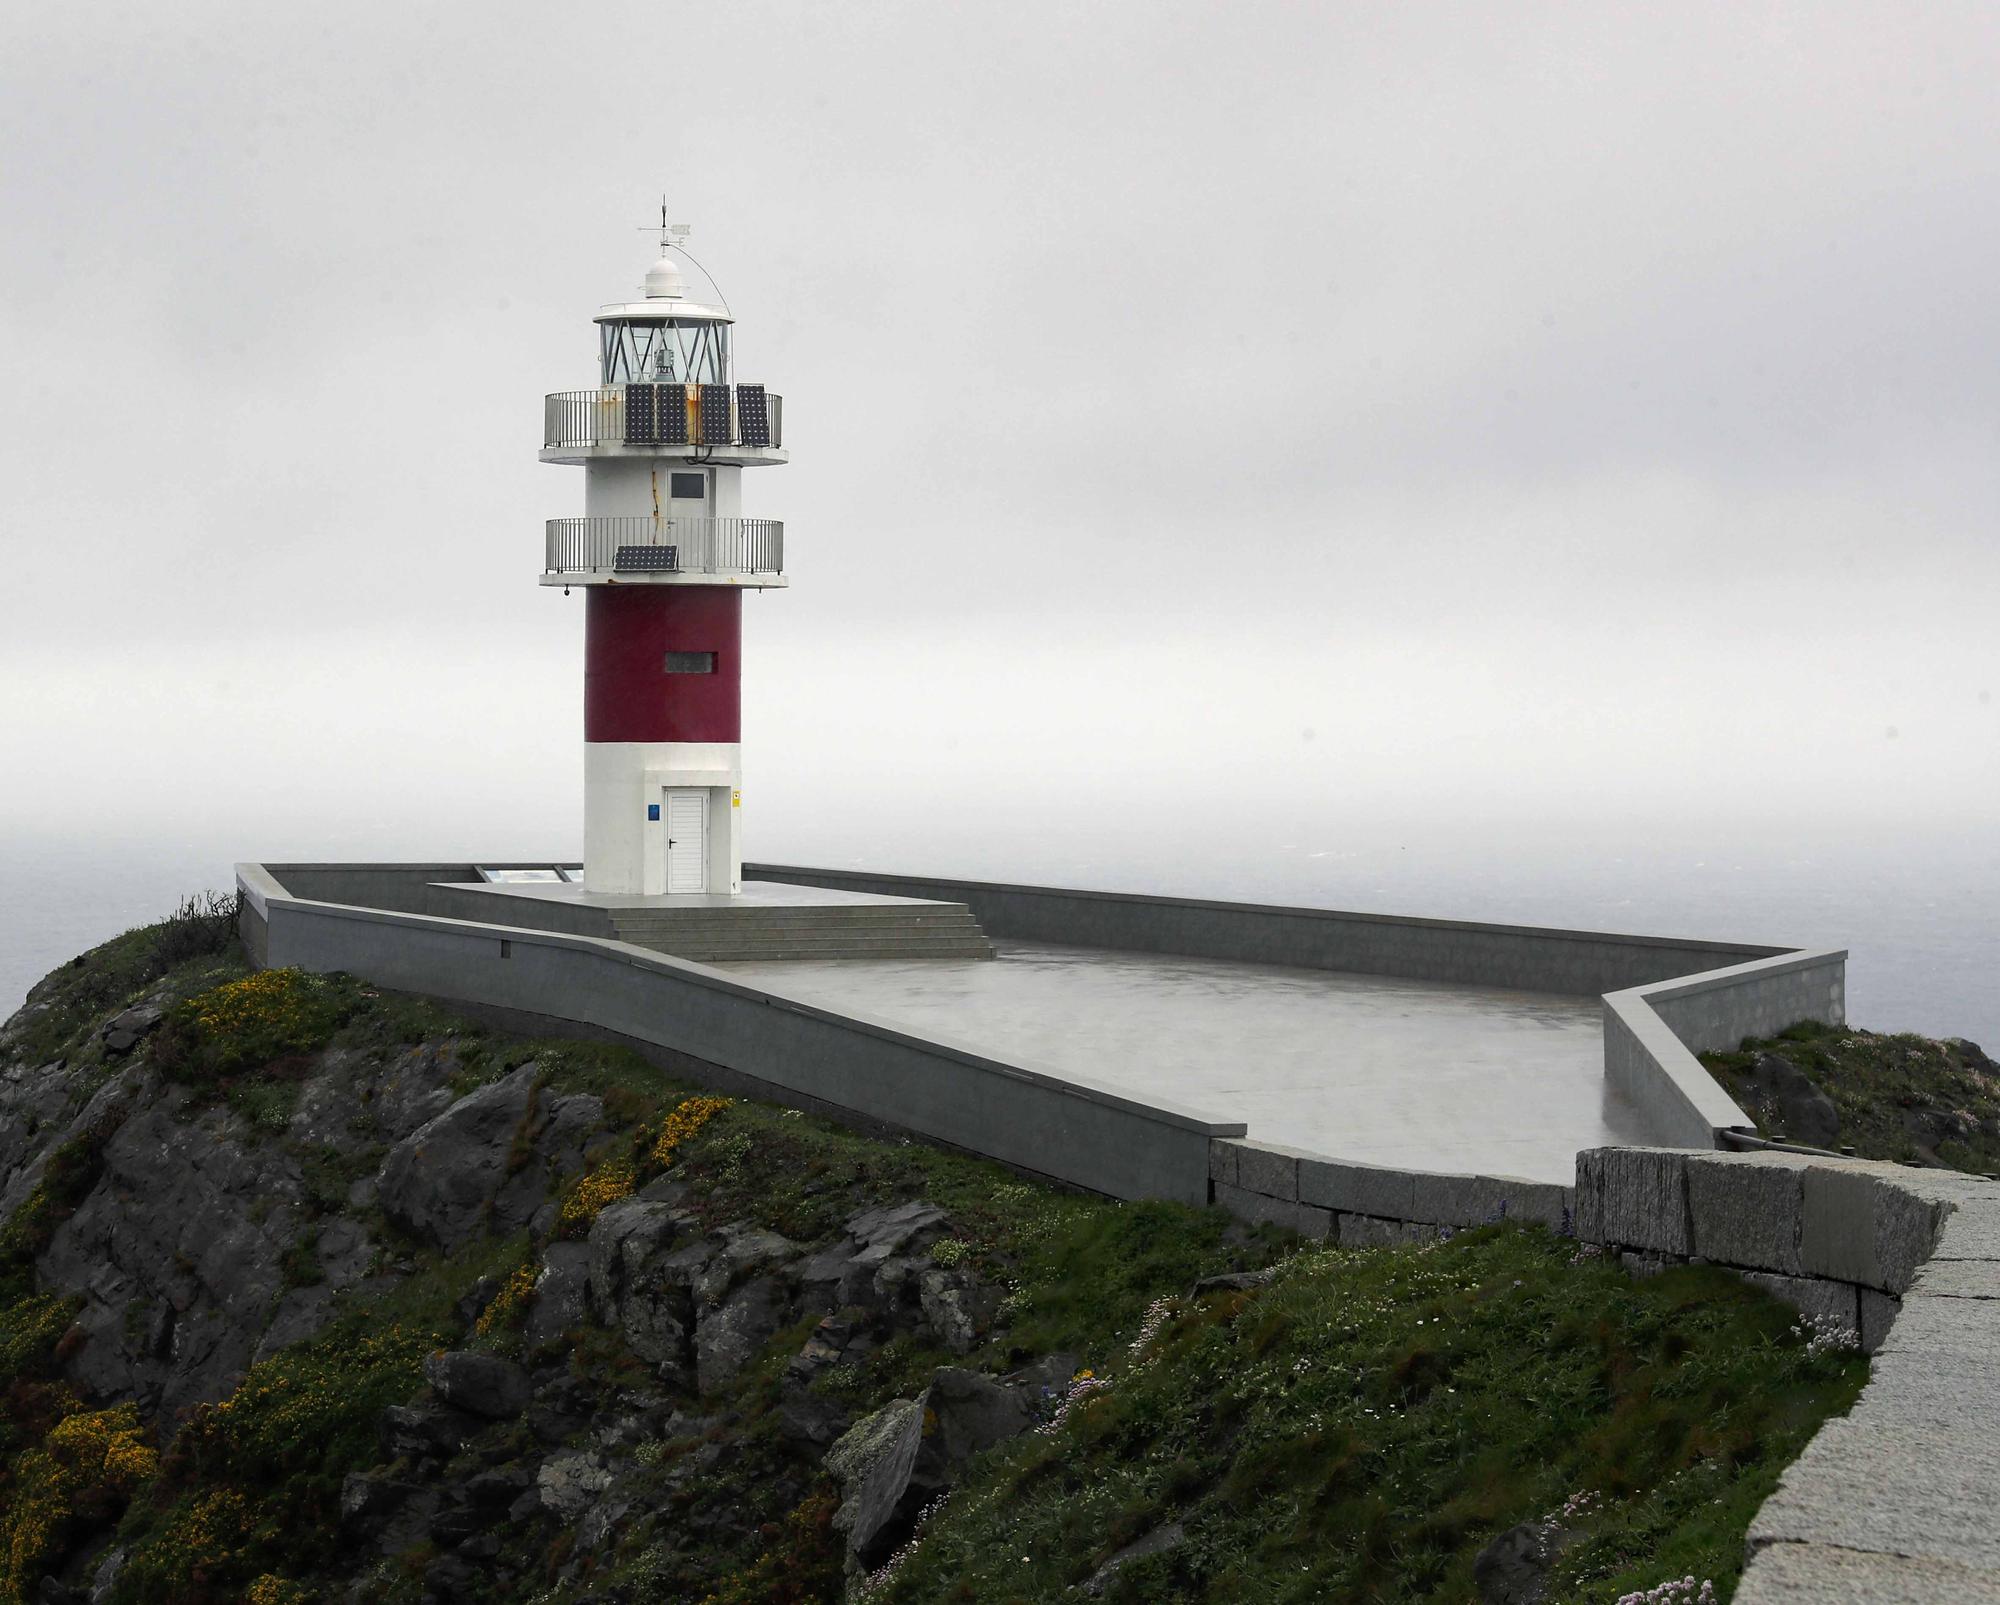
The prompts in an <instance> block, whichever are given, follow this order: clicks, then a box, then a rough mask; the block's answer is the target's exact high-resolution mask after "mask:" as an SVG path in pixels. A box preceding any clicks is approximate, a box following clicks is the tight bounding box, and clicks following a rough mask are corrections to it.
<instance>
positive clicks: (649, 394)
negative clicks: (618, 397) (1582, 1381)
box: [625, 385, 660, 446]
mask: <svg viewBox="0 0 2000 1605" xmlns="http://www.w3.org/2000/svg"><path fill="white" fill-rule="evenodd" d="M659 438H660V415H659V411H658V407H657V405H656V398H655V397H654V395H653V387H652V386H651V385H627V386H626V387H625V444H626V445H628V446H650V445H652V444H653V443H654V442H656V441H657V440H658V439H659Z"/></svg>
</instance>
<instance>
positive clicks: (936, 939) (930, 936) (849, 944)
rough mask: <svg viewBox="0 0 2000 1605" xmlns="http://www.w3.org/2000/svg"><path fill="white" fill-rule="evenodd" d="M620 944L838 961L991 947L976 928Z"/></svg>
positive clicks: (630, 939)
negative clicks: (872, 954) (783, 951)
mask: <svg viewBox="0 0 2000 1605" xmlns="http://www.w3.org/2000/svg"><path fill="white" fill-rule="evenodd" d="M619 940H620V941H623V942H633V943H634V945H635V946H638V947H657V948H659V950H660V951H661V952H665V953H681V952H692V951H694V949H696V948H703V949H710V950H713V949H719V948H726V947H741V948H756V949H758V950H759V951H761V950H763V949H764V948H768V947H789V948H798V949H800V950H802V951H812V952H816V953H825V954H827V955H829V956H830V957H838V956H839V955H840V954H842V953H858V952H864V951H867V950H869V949H872V948H876V947H880V946H882V945H883V944H884V943H894V944H895V945H896V946H898V947H911V948H958V947H966V946H972V947H978V948H982V949H984V948H990V947H992V945H993V944H992V943H991V942H989V941H988V940H987V939H986V935H985V933H984V932H982V931H980V930H979V929H978V928H977V927H972V928H969V929H967V930H963V931H873V932H870V933H869V934H868V935H866V936H862V935H856V934H854V933H851V932H850V933H846V934H842V935H838V936H828V935H817V934H814V933H812V932H799V931H756V932H750V931H739V932H737V933H736V934H734V935H733V936H701V937H660V938H648V939H647V940H645V941H637V940H636V939H635V938H633V937H631V936H625V935H621V936H620V937H619Z"/></svg>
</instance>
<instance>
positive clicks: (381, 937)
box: [237, 864, 1244, 1203]
mask: <svg viewBox="0 0 2000 1605" xmlns="http://www.w3.org/2000/svg"><path fill="white" fill-rule="evenodd" d="M237 880H238V884H239V886H241V888H242V890H243V893H244V903H245V908H246V910H247V911H249V912H248V913H247V914H246V924H247V923H248V922H249V920H250V919H251V918H253V917H254V919H255V920H257V921H261V922H262V926H261V933H262V939H263V955H262V962H265V963H267V964H271V965H279V966H286V965H295V966H298V967H299V968H301V969H306V970H313V971H321V972H325V971H332V970H346V971H349V972H351V973H353V974H356V975H363V976H366V977H368V978H369V979H370V980H372V981H375V982H376V983H378V984H380V985H382V986H384V987H389V988H394V989H397V990H403V991H410V992H421V993H424V994H426V995H429V996H432V997H437V998H442V999H446V1000H449V1001H455V1002H463V1003H468V1004H473V1005H479V1006H485V1007H496V1008H508V1009H514V1010H519V1011H523V1012H526V1013H530V1014H537V1015H544V1016H550V1017H556V1018H561V1019H566V1020H571V1021H577V1022H582V1023H585V1024H588V1025H590V1026H593V1027H596V1028H599V1029H601V1030H603V1031H605V1032H607V1033H611V1034H615V1035H618V1036H622V1037H626V1038H631V1039H634V1040H637V1041H640V1042H646V1043H651V1044H655V1045H657V1046H659V1047H662V1048H665V1049H668V1050H671V1051H672V1052H675V1053H678V1054H682V1055H685V1056H687V1057H688V1058H689V1059H691V1060H694V1061H702V1062H706V1063H710V1064H714V1065H719V1066H722V1067H724V1068H726V1069H728V1070H731V1071H734V1072H737V1073H740V1074H742V1075H745V1076H749V1077H752V1078H755V1079H756V1080H757V1081H759V1082H760V1083H762V1084H764V1085H766V1086H769V1087H771V1088H774V1089H777V1090H778V1091H779V1092H781V1093H784V1092H796V1093H798V1094H799V1095H800V1096H802V1097H806V1098H810V1099H813V1100H815V1101H817V1102H818V1103H819V1104H822V1105H825V1106H830V1107H837V1108H840V1109H844V1110H850V1111H852V1112H854V1113H855V1114H856V1115H858V1116H860V1117H862V1118H863V1119H866V1120H870V1121H873V1122H877V1123H881V1124H885V1125H893V1126H896V1127H898V1128H901V1129H903V1130H907V1131H911V1132H916V1133H918V1134H920V1135H922V1136H926V1137H931V1138H935V1139H936V1140H938V1141H940V1142H944V1143H948V1144H950V1145H952V1146H954V1147H959V1148H964V1149H968V1150H970V1151H972V1152H975V1153H980V1154H985V1155H988V1156H990V1157H992V1158H995V1159H998V1160H1001V1161H1003V1162H1005V1163H1007V1164H1010V1165H1015V1166H1017V1167H1019V1168H1021V1169H1024V1170H1031V1171H1035V1172H1037V1173H1039V1174H1042V1175H1046V1176H1050V1177H1053V1178H1055V1179H1057V1180H1059V1181H1063V1182H1067V1183H1069V1184H1071V1185H1074V1186H1079V1187H1087V1188H1090V1189H1092V1190H1094V1191H1097V1192H1102V1193H1108V1194H1110V1195H1112V1196H1113V1197H1118V1198H1171V1199H1179V1200H1182V1201H1184V1202H1189V1203H1200V1202H1204V1201H1205V1200H1206V1199H1207V1197H1208V1144H1209V1142H1210V1140H1211V1139H1212V1138H1214V1137H1215V1136H1218V1135H1223V1136H1236V1135H1241V1134H1242V1132H1243V1130H1244V1127H1243V1124H1242V1122H1240V1121H1226V1120H1217V1119H1214V1118H1212V1117H1210V1116H1207V1115H1204V1114H1202V1113H1200V1112H1198V1111H1194V1110H1188V1109H1183V1108H1180V1107H1178V1106H1176V1105H1173V1104H1168V1103H1162V1102H1159V1101H1154V1100H1141V1099H1137V1098H1134V1097H1131V1096H1130V1095H1129V1094H1127V1093H1125V1092H1122V1091H1120V1090H1118V1089H1116V1088H1112V1087H1106V1086H1101V1085H1098V1084H1095V1083H1092V1082H1090V1081H1088V1080H1086V1079H1082V1078H1079V1077H1075V1076H1067V1075H1058V1074H1055V1073H1053V1072H1048V1071H1043V1070H1040V1069H1037V1068H1035V1067H1032V1066H1028V1065H1022V1064H1014V1063H1008V1062H1005V1061H1002V1060H998V1059H994V1058H991V1057H989V1056H987V1055H984V1054H981V1053H979V1052H977V1051H975V1050H973V1049H971V1048H968V1047H965V1046H962V1045H960V1044H956V1043H951V1042H948V1041H942V1040H939V1039H936V1038H926V1037H921V1036H917V1035H915V1034H913V1033H911V1032H908V1031H905V1030H903V1029H901V1028H900V1027H897V1026H895V1025H892V1024H890V1023H888V1022H886V1021H880V1020H874V1019H870V1018H867V1017H865V1016H861V1015H854V1014H840V1013H836V1012H834V1011H832V1010H830V1009H823V1008H819V1007H816V1006H813V1005H811V1004H807V1003H804V1002H801V1001H799V1000H797V999H793V998H788V997H785V996H784V995H782V994H780V993H775V992H771V991H768V990H766V989H763V988H760V987H755V986H750V985H746V984H744V983H742V982H739V981H735V980H732V979H730V978H729V977H727V976H724V975H722V974H720V973H719V972H717V971H714V970H710V969H706V968H704V967H703V966H701V965H699V964H691V963H688V962H686V961H684V960H681V959H675V958H671V957H669V956H668V955H666V954H663V953H654V952H650V951H648V950H646V949H644V948H637V947H631V946H627V945H626V944H623V943H619V942H613V941H608V940H604V939H601V938H595V937H587V936H572V935H567V934H562V933H557V932H545V931H533V930H527V929H523V928H518V927H507V926H499V925H492V924H480V923H475V922H472V921H467V920H454V919H444V918H438V917H435V916H430V915H420V914H404V913H398V912H395V911H392V910H384V909H377V908H356V907H350V906H346V905H340V904H332V903H325V902H319V901H314V900H310V899H306V898H301V897H296V896H293V895H292V894H291V892H290V891H289V889H288V887H287V886H286V885H285V884H283V883H282V882H280V881H279V880H278V878H277V876H276V875H274V874H272V873H271V872H270V870H268V869H267V868H265V867H262V866H258V865H250V864H245V865H239V866H238V867H237Z"/></svg>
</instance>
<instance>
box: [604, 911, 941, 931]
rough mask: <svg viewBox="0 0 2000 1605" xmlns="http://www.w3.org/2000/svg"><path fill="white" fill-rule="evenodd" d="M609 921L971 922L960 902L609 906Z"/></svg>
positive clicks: (645, 924) (849, 926)
mask: <svg viewBox="0 0 2000 1605" xmlns="http://www.w3.org/2000/svg"><path fill="white" fill-rule="evenodd" d="M609 912H610V915H611V920H612V923H613V924H615V925H618V926H620V927H621V928H630V929H633V930H639V929H653V928H656V927H657V928H659V929H672V930H709V929H713V930H731V931H733V930H742V929H744V928H746V927H758V928H761V927H763V926H766V925H794V926H799V927H801V928H804V927H813V928H816V929H822V930H831V931H846V930H865V929H870V928H873V927H878V926H888V927H891V928H893V929H897V930H902V929H907V928H909V927H911V926H916V925H970V924H976V923H977V922H976V921H975V920H974V919H973V917H972V911H971V910H970V909H968V908H965V907H963V906H962V905H960V906H955V907H954V906H939V907H931V908H927V907H921V906H919V907H916V908H911V909H894V908H888V909H876V908H844V909H819V908H742V909H733V908H659V909H655V908H643V909H622V908H620V909H612V910H610V911H609Z"/></svg>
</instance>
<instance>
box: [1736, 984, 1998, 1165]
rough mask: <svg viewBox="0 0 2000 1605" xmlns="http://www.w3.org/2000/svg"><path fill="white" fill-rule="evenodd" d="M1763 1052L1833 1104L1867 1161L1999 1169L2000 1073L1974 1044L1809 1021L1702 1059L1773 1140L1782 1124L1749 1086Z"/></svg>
mask: <svg viewBox="0 0 2000 1605" xmlns="http://www.w3.org/2000/svg"><path fill="white" fill-rule="evenodd" d="M1763 1053H1775V1054H1778V1055H1780V1056H1781V1057H1783V1058H1786V1059H1789V1060H1790V1061H1791V1062H1792V1063H1793V1064H1794V1065H1796V1066H1797V1067H1798V1068H1799V1069H1800V1070H1802V1071H1804V1072H1805V1073H1806V1075H1807V1076H1809V1077H1811V1079H1812V1081H1813V1082H1814V1084H1815V1085H1817V1086H1818V1087H1819V1089H1820V1090H1821V1091H1822V1092H1824V1093H1825V1094H1826V1095H1827V1096H1828V1097H1829V1098H1831V1099H1832V1100H1833V1106H1834V1108H1835V1110H1836V1111H1837V1112H1838V1113H1839V1115H1840V1136H1839V1139H1838V1141H1839V1142H1840V1144H1841V1145H1842V1146H1843V1147H1852V1148H1853V1149H1854V1151H1855V1153H1856V1154H1858V1155H1860V1156H1861V1157H1862V1158H1864V1159H1888V1160H1894V1161H1896V1162H1897V1163H1902V1164H1908V1163H1918V1164H1927V1163H1937V1164H1943V1165H1947V1166H1950V1167H1951V1168H1953V1169H1956V1170H1968V1171H1973V1172H1976V1173H1978V1174H1981V1175H1991V1174H1994V1173H1996V1172H2000V1071H1996V1068H1995V1066H1994V1065H1993V1062H1992V1061H1991V1060H1989V1059H1987V1058H1986V1057H1985V1055H1984V1054H1982V1053H1980V1052H1979V1050H1978V1049H1977V1048H1975V1047H1973V1046H1972V1044H1970V1043H1966V1042H1958V1041H1950V1042H1940V1041H1934V1040H1933V1039H1931V1038H1930V1037H1921V1036H1915V1035H1912V1034H1910V1033H1908V1032H1902V1033H1896V1034H1885V1033H1882V1032H1877V1031H1861V1030H1856V1029H1853V1028H1851V1027H1848V1026H1832V1025H1820V1024H1817V1023H1815V1022H1811V1021H1808V1022H1806V1023H1804V1024H1801V1025H1795V1026H1793V1027H1791V1029H1789V1030H1787V1031H1783V1032H1780V1033H1779V1034H1778V1035H1777V1036H1775V1037H1768V1038H1752V1039H1750V1040H1747V1041H1745V1042H1744V1043H1743V1045H1742V1046H1741V1048H1739V1049H1738V1050H1737V1051H1736V1052H1734V1053H1705V1054H1703V1055H1702V1056H1701V1062H1702V1063H1703V1064H1704V1065H1706V1066H1707V1067H1708V1069H1709V1072H1710V1073H1711V1074H1712V1075H1714V1076H1715V1077H1716V1079H1717V1080H1718V1081H1720V1082H1721V1083H1722V1085H1723V1087H1724V1088H1725V1089H1726V1090H1727V1091H1728V1093H1729V1094H1730V1096H1731V1097H1733V1098H1734V1099H1735V1100H1736V1101H1737V1103H1739V1104H1740V1105H1741V1106H1742V1107H1743V1110H1744V1112H1745V1113H1746V1114H1748V1115H1749V1116H1751V1118H1752V1119H1754V1120H1755V1121H1756V1122H1757V1129H1758V1131H1760V1132H1761V1133H1763V1134H1764V1135H1765V1136H1770V1135H1771V1134H1772V1133H1773V1131H1774V1130H1779V1129H1782V1126H1781V1123H1780V1122H1779V1121H1778V1118H1777V1114H1776V1111H1775V1109H1773V1108H1772V1107H1770V1106H1769V1105H1767V1104H1765V1103H1763V1102H1761V1101H1759V1100H1758V1099H1757V1098H1756V1096H1755V1093H1754V1090H1753V1086H1752V1083H1751V1081H1750V1067H1751V1065H1752V1064H1753V1063H1754V1062H1755V1060H1756V1059H1757V1057H1758V1055H1759V1054H1763ZM1926 1110H1934V1111H1938V1112H1940V1113H1941V1114H1942V1115H1943V1116H1944V1119H1943V1120H1941V1121H1940V1120H1936V1119H1932V1118H1930V1117H1928V1116H1926V1115H1925V1114H1924V1113H1922V1111H1926Z"/></svg>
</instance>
